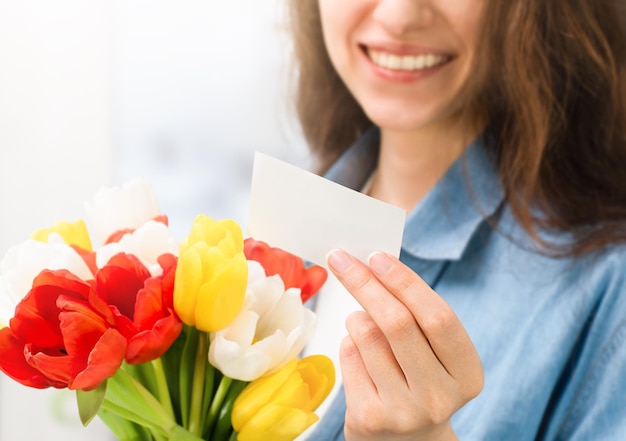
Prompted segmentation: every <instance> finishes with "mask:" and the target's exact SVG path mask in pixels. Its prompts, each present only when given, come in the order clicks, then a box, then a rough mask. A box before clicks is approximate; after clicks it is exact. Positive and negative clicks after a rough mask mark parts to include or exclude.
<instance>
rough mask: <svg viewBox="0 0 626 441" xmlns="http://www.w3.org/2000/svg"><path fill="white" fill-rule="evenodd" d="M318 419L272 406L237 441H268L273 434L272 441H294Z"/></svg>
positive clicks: (254, 420) (256, 418)
mask: <svg viewBox="0 0 626 441" xmlns="http://www.w3.org/2000/svg"><path fill="white" fill-rule="evenodd" d="M318 419H319V417H318V416H317V415H315V414H314V413H309V412H304V411H302V410H300V409H294V408H290V407H286V406H280V405H277V404H270V405H267V406H265V407H263V408H262V409H261V410H260V411H259V413H257V414H256V415H255V416H254V417H252V418H251V419H250V421H248V423H247V424H246V425H245V426H244V427H243V430H242V431H241V432H239V434H238V436H237V440H238V441H266V440H267V439H268V436H269V434H271V439H272V441H293V440H294V439H296V438H297V437H298V435H300V434H301V433H302V432H304V431H305V430H306V429H307V428H308V427H310V426H311V425H312V424H313V423H315V422H316V421H317V420H318Z"/></svg>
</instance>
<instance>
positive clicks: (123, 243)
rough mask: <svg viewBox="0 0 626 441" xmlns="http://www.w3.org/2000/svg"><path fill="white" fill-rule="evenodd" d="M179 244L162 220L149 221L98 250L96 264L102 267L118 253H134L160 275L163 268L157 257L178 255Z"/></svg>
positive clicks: (154, 272) (146, 265) (151, 271)
mask: <svg viewBox="0 0 626 441" xmlns="http://www.w3.org/2000/svg"><path fill="white" fill-rule="evenodd" d="M178 249H179V245H178V243H177V242H176V239H175V238H174V235H173V234H172V232H171V231H170V229H169V228H168V227H167V226H166V225H165V224H163V223H161V222H156V221H148V222H146V223H145V224H143V225H142V226H140V227H139V228H137V229H136V230H135V231H134V232H132V233H129V234H126V235H124V236H123V237H122V239H120V241H119V242H112V243H109V244H107V245H104V246H102V247H101V248H100V249H98V250H97V251H96V266H97V267H98V268H102V267H103V266H104V265H106V264H107V262H108V261H109V260H110V259H111V257H113V256H114V255H116V254H118V253H122V252H123V253H126V254H133V255H135V257H137V258H138V259H139V260H140V261H141V263H143V264H144V265H145V267H146V268H148V270H149V271H150V274H152V275H153V276H160V275H161V274H162V272H163V271H162V269H161V267H160V266H159V264H158V262H157V259H158V257H159V256H160V255H162V254H165V253H170V254H174V255H178Z"/></svg>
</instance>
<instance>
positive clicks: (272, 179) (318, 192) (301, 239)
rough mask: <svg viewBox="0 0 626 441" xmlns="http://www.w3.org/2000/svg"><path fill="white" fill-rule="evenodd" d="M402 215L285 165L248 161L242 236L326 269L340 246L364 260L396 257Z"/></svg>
mask: <svg viewBox="0 0 626 441" xmlns="http://www.w3.org/2000/svg"><path fill="white" fill-rule="evenodd" d="M405 218H406V212H405V211H404V210H402V209H400V208H398V207H395V206H392V205H389V204H386V203H384V202H381V201H379V200H376V199H374V198H371V197H369V196H366V195H364V194H361V193H359V192H357V191H354V190H351V189H349V188H346V187H344V186H342V185H339V184H337V183H335V182H332V181H329V180H328V179H325V178H322V177H320V176H317V175H315V174H314V173H311V172H308V171H306V170H302V169H300V168H298V167H295V166H293V165H291V164H288V163H286V162H283V161H280V160H278V159H275V158H272V157H271V156H267V155H264V154H262V153H259V152H257V153H256V155H255V157H254V169H253V173H252V189H251V194H250V210H249V214H248V228H247V233H248V234H249V235H250V236H252V237H253V238H255V239H257V240H262V241H264V242H267V243H268V244H269V245H270V246H273V247H279V248H282V249H284V250H286V251H289V252H290V253H293V254H296V255H298V256H300V257H302V258H303V259H305V260H309V261H311V262H313V263H316V264H318V265H323V266H326V255H327V254H328V252H329V251H331V250H332V249H335V248H340V249H343V250H345V251H347V252H348V253H350V254H352V255H353V256H355V257H356V258H358V259H360V260H362V261H364V262H365V261H366V259H367V257H368V256H369V255H370V254H371V253H372V252H373V251H383V252H386V253H389V254H392V255H394V256H396V257H397V256H399V254H400V247H401V243H402V233H403V230H404V222H405Z"/></svg>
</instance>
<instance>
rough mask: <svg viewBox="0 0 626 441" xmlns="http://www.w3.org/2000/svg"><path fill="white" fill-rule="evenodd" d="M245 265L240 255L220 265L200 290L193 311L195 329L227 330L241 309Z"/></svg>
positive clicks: (243, 258) (245, 273)
mask: <svg viewBox="0 0 626 441" xmlns="http://www.w3.org/2000/svg"><path fill="white" fill-rule="evenodd" d="M247 275H248V264H247V262H246V259H245V256H244V255H243V253H240V254H237V255H235V256H234V257H233V258H231V259H229V260H227V261H224V262H221V263H220V264H219V265H218V266H217V268H215V275H214V277H213V279H212V280H210V282H209V283H207V284H205V285H203V286H202V291H201V293H200V295H199V296H198V301H197V304H196V309H195V322H196V327H197V328H198V329H199V330H201V331H205V332H216V331H219V330H220V329H223V328H225V327H226V326H228V325H229V324H230V323H231V322H232V321H233V319H234V318H235V317H236V316H237V314H238V313H239V311H241V307H242V306H243V302H244V298H245V295H246V285H247V283H248V277H247Z"/></svg>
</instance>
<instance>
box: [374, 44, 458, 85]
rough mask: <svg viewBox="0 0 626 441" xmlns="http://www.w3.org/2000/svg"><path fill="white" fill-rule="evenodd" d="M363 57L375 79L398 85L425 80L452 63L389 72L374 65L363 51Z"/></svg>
mask: <svg viewBox="0 0 626 441" xmlns="http://www.w3.org/2000/svg"><path fill="white" fill-rule="evenodd" d="M363 56H364V57H365V59H366V60H367V63H368V64H369V66H370V67H371V69H372V70H373V72H374V74H375V75H376V76H377V77H379V78H382V79H384V80H387V81H395V82H398V83H411V82H414V81H417V80H421V79H423V78H427V77H429V76H431V75H434V74H436V73H437V72H439V71H440V70H442V69H444V68H445V67H446V66H448V65H449V64H450V62H451V61H452V59H450V60H448V61H445V62H444V63H441V64H438V65H436V66H433V67H428V68H426V69H420V70H391V69H385V68H384V67H380V66H379V65H377V64H376V63H374V62H373V61H372V59H371V58H370V57H369V56H368V55H367V52H365V51H363Z"/></svg>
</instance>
